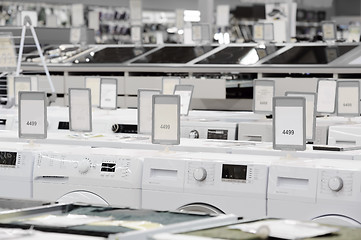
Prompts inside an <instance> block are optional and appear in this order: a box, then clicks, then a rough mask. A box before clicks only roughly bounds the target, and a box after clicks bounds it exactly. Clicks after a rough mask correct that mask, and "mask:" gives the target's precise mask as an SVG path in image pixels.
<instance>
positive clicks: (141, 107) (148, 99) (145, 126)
mask: <svg viewBox="0 0 361 240" xmlns="http://www.w3.org/2000/svg"><path fill="white" fill-rule="evenodd" d="M159 94H160V90H152V89H138V133H139V134H151V133H152V115H153V109H152V99H153V98H152V97H153V95H159Z"/></svg>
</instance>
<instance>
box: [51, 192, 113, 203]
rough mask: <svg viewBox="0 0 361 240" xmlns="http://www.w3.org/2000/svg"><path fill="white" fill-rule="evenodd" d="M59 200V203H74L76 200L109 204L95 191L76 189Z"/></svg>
mask: <svg viewBox="0 0 361 240" xmlns="http://www.w3.org/2000/svg"><path fill="white" fill-rule="evenodd" d="M57 202H59V203H74V202H82V203H89V204H96V205H109V203H108V202H107V201H105V200H104V199H103V198H101V197H100V196H98V195H96V194H95V193H91V192H87V191H75V192H70V193H67V194H65V195H63V196H62V197H60V198H59V199H58V200H57Z"/></svg>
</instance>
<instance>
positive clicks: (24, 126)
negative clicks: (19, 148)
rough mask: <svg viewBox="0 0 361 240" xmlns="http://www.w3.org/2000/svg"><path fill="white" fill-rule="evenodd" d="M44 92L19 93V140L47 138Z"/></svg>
mask: <svg viewBox="0 0 361 240" xmlns="http://www.w3.org/2000/svg"><path fill="white" fill-rule="evenodd" d="M46 110H47V109H46V96H45V93H44V92H19V108H18V111H19V113H18V115H19V138H27V139H42V138H46V137H47V111H46Z"/></svg>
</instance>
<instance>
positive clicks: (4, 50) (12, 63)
mask: <svg viewBox="0 0 361 240" xmlns="http://www.w3.org/2000/svg"><path fill="white" fill-rule="evenodd" d="M0 46H1V47H0V70H1V71H8V70H12V69H16V54H15V46H14V42H13V40H12V35H11V34H10V33H8V34H0Z"/></svg>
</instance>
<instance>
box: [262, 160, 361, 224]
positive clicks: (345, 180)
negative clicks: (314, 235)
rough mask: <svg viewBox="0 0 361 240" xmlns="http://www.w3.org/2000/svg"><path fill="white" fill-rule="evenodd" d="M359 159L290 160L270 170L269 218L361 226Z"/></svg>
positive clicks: (360, 172) (275, 165)
mask: <svg viewBox="0 0 361 240" xmlns="http://www.w3.org/2000/svg"><path fill="white" fill-rule="evenodd" d="M360 202H361V162H359V161H352V160H351V161H350V160H335V159H317V160H316V159H315V160H307V159H304V160H300V159H298V160H289V161H283V162H280V163H278V164H273V165H272V166H270V169H269V183H268V204H267V209H268V217H275V218H290V219H299V220H313V221H319V222H322V223H329V224H335V225H346V226H357V227H361V208H360Z"/></svg>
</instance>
